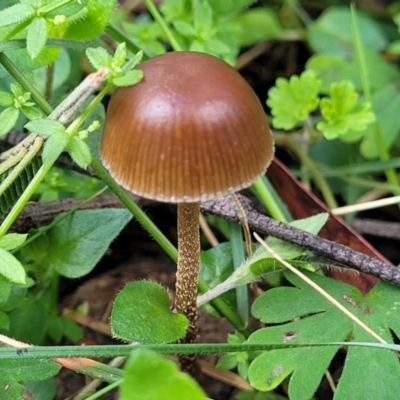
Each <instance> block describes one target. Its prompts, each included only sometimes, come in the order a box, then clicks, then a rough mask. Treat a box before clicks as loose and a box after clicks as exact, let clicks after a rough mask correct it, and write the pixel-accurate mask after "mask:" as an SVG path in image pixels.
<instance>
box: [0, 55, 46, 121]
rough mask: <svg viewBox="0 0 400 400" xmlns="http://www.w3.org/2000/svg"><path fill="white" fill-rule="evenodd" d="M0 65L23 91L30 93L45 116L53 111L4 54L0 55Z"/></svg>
mask: <svg viewBox="0 0 400 400" xmlns="http://www.w3.org/2000/svg"><path fill="white" fill-rule="evenodd" d="M0 63H1V64H2V65H3V67H4V68H5V69H6V70H7V72H8V73H9V74H10V75H11V76H12V77H13V78H14V79H15V80H16V81H17V82H18V83H19V84H20V85H21V86H22V87H23V88H24V89H25V91H26V92H30V93H31V95H32V99H33V100H34V101H35V103H36V104H37V105H38V106H39V107H40V108H41V109H42V110H43V112H44V113H45V114H47V115H49V114H50V113H51V112H52V111H53V109H52V107H51V105H50V104H49V103H48V102H47V101H46V100H45V99H44V98H43V96H42V95H41V94H40V92H39V91H38V90H37V89H36V88H35V87H34V86H33V85H32V84H31V83H30V82H29V81H28V79H26V78H25V76H24V75H23V74H22V73H21V72H20V71H19V69H18V68H17V67H16V66H15V65H14V63H13V62H12V61H11V60H10V59H9V58H8V57H7V56H6V55H5V54H4V53H0Z"/></svg>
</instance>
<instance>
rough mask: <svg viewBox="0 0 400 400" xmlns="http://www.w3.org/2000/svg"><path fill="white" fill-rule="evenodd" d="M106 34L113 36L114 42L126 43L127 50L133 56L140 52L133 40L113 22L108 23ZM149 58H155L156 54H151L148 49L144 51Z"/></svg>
mask: <svg viewBox="0 0 400 400" xmlns="http://www.w3.org/2000/svg"><path fill="white" fill-rule="evenodd" d="M106 32H107V34H108V35H109V36H111V37H112V38H113V39H114V40H116V41H117V42H119V43H122V42H125V43H126V48H127V49H128V50H129V51H130V52H131V53H133V54H136V53H137V52H138V51H139V50H142V49H139V47H137V46H136V45H135V43H133V42H132V40H131V38H130V37H129V36H128V35H126V34H125V33H124V32H121V31H120V30H119V29H118V28H117V27H116V26H115V25H114V24H112V23H111V22H109V23H108V25H107V27H106ZM142 51H143V52H144V53H145V54H146V55H147V56H148V57H151V56H153V55H154V54H150V53H149V52H148V51H147V50H146V48H145V49H143V50H142Z"/></svg>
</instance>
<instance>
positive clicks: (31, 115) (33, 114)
mask: <svg viewBox="0 0 400 400" xmlns="http://www.w3.org/2000/svg"><path fill="white" fill-rule="evenodd" d="M20 110H21V111H22V113H23V114H24V115H25V117H26V118H28V119H29V120H31V121H32V120H35V119H40V118H43V116H44V115H43V113H42V112H41V111H40V110H39V109H37V108H36V107H27V106H22V107H20Z"/></svg>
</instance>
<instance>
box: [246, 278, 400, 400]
mask: <svg viewBox="0 0 400 400" xmlns="http://www.w3.org/2000/svg"><path fill="white" fill-rule="evenodd" d="M306 275H307V276H308V277H310V278H311V279H312V280H313V281H314V282H315V283H317V284H318V285H319V286H320V287H322V288H323V289H325V290H326V291H327V292H328V293H329V294H330V295H332V296H333V297H334V298H335V299H336V300H337V301H339V302H340V303H341V304H342V305H343V306H344V307H346V308H348V309H349V310H350V311H351V312H352V313H353V314H355V315H356V316H357V317H358V318H360V319H361V320H362V321H363V322H364V323H365V324H366V325H368V326H369V327H370V328H371V329H373V330H374V331H375V332H378V333H379V335H380V336H381V337H383V338H384V339H385V340H386V341H387V342H389V343H392V341H393V339H392V334H391V330H392V331H393V332H394V333H395V334H396V335H397V336H398V335H399V334H400V314H399V312H398V308H399V307H400V301H399V295H400V289H399V288H397V287H395V286H392V285H389V284H386V283H382V282H380V283H379V284H378V285H377V286H375V288H373V289H372V290H371V291H370V292H369V293H368V295H367V296H363V295H362V294H361V293H360V292H359V291H358V289H356V288H355V287H353V286H350V285H347V284H344V283H341V282H339V281H335V280H332V279H330V278H326V277H323V276H319V275H317V274H311V273H307V272H306ZM285 276H286V278H287V279H288V280H289V281H290V282H292V283H293V284H294V285H295V287H279V288H276V289H271V290H269V291H267V292H266V293H264V294H263V295H262V296H260V297H259V298H257V300H256V301H255V302H254V303H253V307H252V313H253V315H254V316H255V317H256V318H259V319H260V320H261V321H262V322H265V323H267V324H280V325H274V326H272V327H268V328H264V329H260V330H259V331H257V332H255V333H253V334H252V335H251V336H250V338H249V340H248V341H249V342H251V343H268V342H272V343H279V342H281V343H288V342H290V343H293V344H295V343H307V342H325V343H326V342H337V341H338V342H340V341H342V340H345V339H347V338H349V337H351V339H352V340H354V341H371V340H372V338H371V337H370V336H369V335H367V334H366V333H365V332H364V331H363V330H361V328H360V327H359V326H358V325H356V324H355V323H354V322H353V321H352V320H350V319H349V318H348V317H347V316H346V315H344V314H343V313H342V312H341V311H339V310H338V309H336V307H335V306H334V305H332V304H331V303H330V302H328V301H327V300H326V299H324V298H323V297H322V296H321V295H319V294H318V293H317V292H316V291H315V290H314V289H312V288H311V287H310V286H308V285H307V284H306V283H305V282H303V281H302V280H301V279H300V278H299V277H297V276H295V275H294V274H292V273H290V272H285ZM291 321H294V322H291ZM333 321H334V323H333ZM327 327H329V329H327ZM337 349H338V347H337V346H326V347H312V348H304V347H302V348H288V349H275V350H271V351H269V352H266V353H263V354H262V355H260V356H258V357H257V358H256V359H255V360H254V361H253V362H252V364H251V365H250V369H249V377H250V382H251V384H252V385H253V386H254V387H255V388H257V389H259V390H263V391H266V390H272V389H273V388H274V387H276V386H277V385H279V384H280V382H282V380H283V379H285V377H287V376H289V375H291V378H290V381H289V398H290V399H291V400H306V399H309V398H311V397H312V395H313V394H314V392H315V390H316V388H317V387H318V385H319V382H320V380H321V378H322V376H323V374H324V371H325V370H326V368H327V367H328V366H329V364H330V362H331V359H332V357H333V356H334V354H335V353H336V351H337ZM354 350H355V351H356V352H359V355H358V356H357V357H359V361H356V362H355V361H354V357H356V356H355V354H356V353H353V355H351V354H350V350H349V351H348V354H347V360H346V362H345V369H344V370H343V373H342V376H341V380H340V381H339V385H338V388H339V387H340V385H342V383H341V382H342V380H344V385H345V390H341V391H339V390H338V391H337V392H336V393H335V396H334V399H335V400H347V399H349V398H351V399H353V398H354V399H360V400H361V399H364V398H376V396H377V397H378V398H380V396H381V395H378V394H377V391H378V390H383V389H382V388H383V387H388V388H389V389H388V390H387V391H385V392H384V397H382V398H385V399H389V400H395V399H396V398H397V392H396V391H395V390H393V388H394V387H393V385H394V384H393V383H392V382H398V381H399V379H400V366H399V362H398V360H397V358H396V356H395V355H394V354H393V353H390V352H388V351H385V352H381V353H380V355H379V364H380V365H382V364H385V366H387V369H386V370H385V371H384V370H381V372H378V371H377V368H376V365H375V363H373V362H372V363H370V362H368V363H365V360H372V359H371V356H372V355H373V352H370V351H369V350H370V349H368V350H367V349H366V348H356V349H354ZM351 351H353V350H351ZM361 359H362V360H364V361H363V362H364V366H363V368H362V369H360V365H361ZM370 364H372V365H370ZM304 365H312V366H313V367H312V368H309V369H308V368H307V369H306V368H304ZM347 380H348V384H346V381H347ZM350 382H351V385H350ZM362 386H364V387H362ZM366 393H369V395H366ZM363 396H364V397H363ZM365 396H367V397H365Z"/></svg>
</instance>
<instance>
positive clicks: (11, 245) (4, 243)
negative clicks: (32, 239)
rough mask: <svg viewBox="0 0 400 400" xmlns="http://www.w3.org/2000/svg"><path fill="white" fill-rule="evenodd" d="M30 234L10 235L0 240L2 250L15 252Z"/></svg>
mask: <svg viewBox="0 0 400 400" xmlns="http://www.w3.org/2000/svg"><path fill="white" fill-rule="evenodd" d="M27 236H28V234H27V233H8V234H7V235H4V236H3V237H2V238H1V239H0V248H2V249H4V250H13V249H15V248H17V247H19V246H21V245H22V244H23V243H24V242H25V240H26V238H27Z"/></svg>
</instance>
